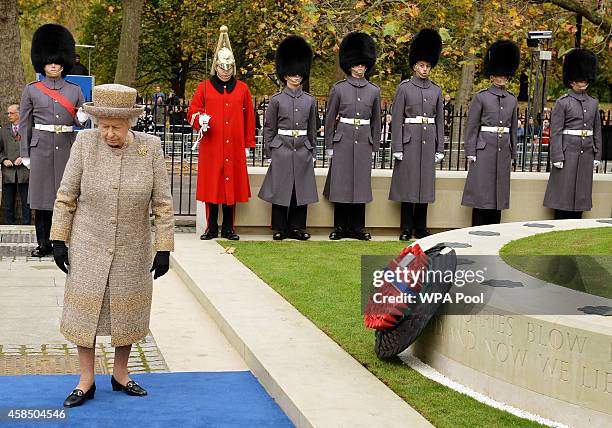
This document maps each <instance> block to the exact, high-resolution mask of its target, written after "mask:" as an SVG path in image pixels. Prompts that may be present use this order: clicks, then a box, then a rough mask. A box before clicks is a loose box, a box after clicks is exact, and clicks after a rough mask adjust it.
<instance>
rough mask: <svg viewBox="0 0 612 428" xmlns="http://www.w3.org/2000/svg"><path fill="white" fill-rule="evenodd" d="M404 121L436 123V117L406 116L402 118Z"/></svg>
mask: <svg viewBox="0 0 612 428" xmlns="http://www.w3.org/2000/svg"><path fill="white" fill-rule="evenodd" d="M404 123H436V119H434V118H433V117H424V116H417V117H406V118H404Z"/></svg>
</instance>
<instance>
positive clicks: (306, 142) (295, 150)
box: [259, 87, 319, 207]
mask: <svg viewBox="0 0 612 428" xmlns="http://www.w3.org/2000/svg"><path fill="white" fill-rule="evenodd" d="M279 129H283V130H304V131H306V132H307V135H302V136H295V137H293V136H286V135H279V134H278V130H279ZM316 132H317V102H316V99H315V98H314V97H313V96H312V95H310V94H307V93H305V92H304V91H302V89H301V88H298V89H296V90H292V89H289V88H287V87H285V89H283V91H282V92H279V93H278V94H276V95H274V96H273V97H272V98H270V104H269V105H268V108H267V110H266V117H265V122H264V128H263V135H264V141H265V142H266V149H267V151H268V153H270V157H271V158H272V162H271V163H270V166H269V167H268V172H267V173H266V177H265V178H264V181H263V184H262V186H261V190H260V191H259V197H260V198H261V199H263V200H264V201H267V202H270V203H272V204H277V205H283V206H286V207H288V206H289V205H290V203H291V193H292V192H293V186H295V199H296V203H297V205H306V204H310V203H313V202H317V201H318V200H319V197H318V196H317V183H316V181H315V174H314V165H313V156H314V153H316V147H317V137H316Z"/></svg>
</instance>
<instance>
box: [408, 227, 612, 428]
mask: <svg viewBox="0 0 612 428" xmlns="http://www.w3.org/2000/svg"><path fill="white" fill-rule="evenodd" d="M534 223H535V222H532V223H525V222H521V223H506V224H500V225H489V226H481V227H477V228H466V229H459V230H453V231H449V232H444V233H440V234H436V235H432V236H430V237H427V238H425V239H422V240H420V241H419V243H420V245H421V246H422V247H423V248H424V249H427V248H430V247H431V246H433V245H435V244H437V243H439V242H447V243H450V245H452V246H453V247H455V251H456V252H457V255H458V257H459V258H460V257H461V255H477V254H482V255H495V254H498V253H499V250H500V249H501V247H503V246H504V245H505V244H506V243H507V242H510V241H512V240H515V239H519V238H522V237H526V236H530V235H534V234H537V233H543V232H548V231H551V230H569V229H576V228H590V227H610V226H611V225H610V223H609V219H608V220H599V221H598V220H596V219H591V220H562V221H541V222H537V223H535V224H534ZM549 226H552V227H549ZM478 232H486V233H478ZM611 233H612V229H611ZM502 264H503V266H499V267H497V268H496V269H495V271H494V273H492V272H488V274H487V276H488V275H489V274H490V275H492V276H496V275H500V277H501V278H510V277H511V278H512V280H513V281H515V282H517V283H521V286H517V287H499V289H495V293H493V294H492V297H491V300H490V301H488V302H487V307H488V308H489V309H490V311H483V312H481V313H479V314H478V315H445V316H440V317H438V318H436V319H435V320H434V321H433V322H432V323H431V324H430V326H428V328H427V329H426V331H425V332H424V333H423V335H422V336H421V337H420V338H419V340H418V341H417V342H416V343H415V344H414V345H413V346H412V347H411V348H410V349H409V350H408V351H407V352H412V353H413V354H414V355H416V356H417V357H419V358H420V359H421V360H423V361H424V362H426V363H427V364H429V365H431V366H432V367H434V368H435V369H437V370H438V371H440V372H441V373H443V374H444V375H446V376H448V377H449V378H451V379H453V380H455V381H457V382H459V383H461V384H464V385H466V386H468V387H470V388H472V389H474V390H476V391H478V392H481V393H483V394H485V395H488V396H489V397H491V398H493V399H495V400H497V401H501V402H503V403H507V404H510V405H512V406H515V407H518V408H520V409H523V410H526V411H528V412H531V413H535V414H537V415H540V416H542V417H545V418H548V419H551V420H555V421H558V422H560V423H563V424H567V425H570V426H576V427H580V426H584V427H587V426H588V427H592V426H611V425H612V318H610V317H606V316H600V315H584V314H583V315H578V314H581V312H579V311H578V309H577V307H580V306H583V305H585V306H588V305H592V306H597V305H605V304H606V303H607V305H610V300H609V299H604V298H598V297H597V296H591V295H588V294H586V293H582V292H579V291H574V290H571V289H567V288H564V287H560V286H557V285H554V284H550V283H545V282H543V281H539V280H536V279H535V278H532V277H529V276H527V275H526V274H524V273H521V272H518V271H516V270H514V269H513V268H511V267H510V266H508V265H506V264H505V263H503V262H502ZM498 277H499V276H498ZM551 295H554V298H553V299H551V297H550V296H551ZM547 299H548V300H554V301H555V302H560V303H559V304H560V305H566V306H567V307H560V308H559V311H558V314H570V313H573V312H572V311H571V309H572V308H573V309H574V311H575V313H576V315H522V314H529V313H538V312H535V311H533V307H535V306H537V305H540V304H545V303H546V300H547ZM521 302H522V303H523V304H526V305H531V306H532V308H529V307H527V309H525V308H524V307H523V308H522V309H523V310H522V311H521V309H519V305H520V303H521Z"/></svg>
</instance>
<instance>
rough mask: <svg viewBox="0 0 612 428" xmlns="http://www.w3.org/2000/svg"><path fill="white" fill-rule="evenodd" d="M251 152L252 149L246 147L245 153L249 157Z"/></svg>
mask: <svg viewBox="0 0 612 428" xmlns="http://www.w3.org/2000/svg"><path fill="white" fill-rule="evenodd" d="M250 154H251V151H250V150H249V149H246V148H245V149H244V155H245V156H246V157H247V158H248V157H249V155H250Z"/></svg>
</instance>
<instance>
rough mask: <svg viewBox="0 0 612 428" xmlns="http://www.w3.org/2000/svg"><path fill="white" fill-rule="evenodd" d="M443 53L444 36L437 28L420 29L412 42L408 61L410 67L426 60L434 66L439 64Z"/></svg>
mask: <svg viewBox="0 0 612 428" xmlns="http://www.w3.org/2000/svg"><path fill="white" fill-rule="evenodd" d="M440 53H442V37H440V34H438V32H437V31H436V30H432V29H430V28H425V29H423V30H421V31H419V32H418V33H417V34H416V35H415V36H414V38H413V39H412V43H410V54H409V55H408V62H409V64H410V68H412V67H414V65H415V64H416V63H417V62H419V61H426V62H428V63H430V64H431V68H434V67H435V66H436V65H437V64H438V60H439V59H440Z"/></svg>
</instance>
